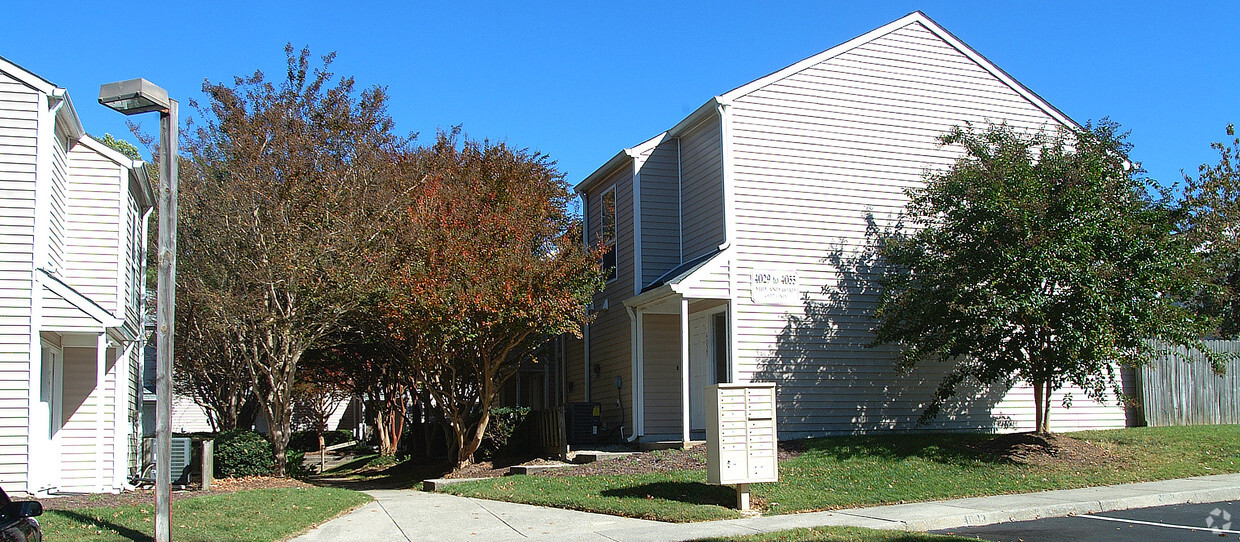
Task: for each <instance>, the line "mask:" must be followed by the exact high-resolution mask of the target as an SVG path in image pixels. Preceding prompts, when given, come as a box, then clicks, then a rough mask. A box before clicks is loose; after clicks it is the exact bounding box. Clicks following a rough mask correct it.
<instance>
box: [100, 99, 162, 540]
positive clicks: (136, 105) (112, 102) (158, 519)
mask: <svg viewBox="0 0 1240 542" xmlns="http://www.w3.org/2000/svg"><path fill="white" fill-rule="evenodd" d="M99 103H101V104H103V105H106V106H108V107H110V108H112V109H115V110H116V111H119V112H121V113H124V114H126V115H136V114H139V113H146V112H149V111H159V203H158V208H159V241H158V248H157V255H158V256H159V282H158V285H157V287H156V295H155V302H156V305H157V306H156V309H155V326H156V327H155V337H156V339H155V340H156V345H155V540H156V542H170V541H171V540H172V534H171V523H172V510H171V504H172V500H171V495H170V493H171V491H172V461H171V459H172V337H173V334H174V331H175V326H174V323H175V320H174V318H173V316H174V312H173V309H174V307H175V303H176V277H177V102H176V100H170V99H168V92H167V91H165V90H164V89H162V88H159V87H158V86H156V85H154V84H153V83H151V82H150V81H147V80H146V79H130V80H128V81H119V82H116V83H108V84H105V85H103V86H101V87H99Z"/></svg>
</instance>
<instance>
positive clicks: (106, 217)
mask: <svg viewBox="0 0 1240 542" xmlns="http://www.w3.org/2000/svg"><path fill="white" fill-rule="evenodd" d="M69 156H70V170H69V171H70V177H69V188H70V190H69V199H68V203H69V207H68V208H69V220H68V228H67V229H68V236H67V246H68V253H67V254H66V258H65V269H64V272H63V276H64V281H65V283H67V284H68V285H70V286H72V287H73V289H75V290H77V291H78V292H79V293H81V294H82V295H84V296H86V297H87V298H89V299H91V300H92V301H94V302H95V303H97V304H99V305H100V306H101V307H103V308H104V309H106V310H107V311H108V312H109V313H112V314H116V313H117V312H118V311H117V302H118V300H117V292H118V288H120V285H118V283H117V282H118V280H119V279H120V277H121V275H120V274H118V270H121V269H125V268H122V267H118V266H122V265H127V264H128V262H120V261H118V257H119V254H120V248H119V247H118V245H119V244H120V240H121V236H122V235H124V236H125V237H126V239H127V238H128V237H129V235H128V234H129V226H130V223H129V221H130V219H131V218H130V217H131V215H132V212H133V211H132V210H131V208H132V205H131V204H130V203H129V201H128V200H129V199H130V198H129V197H128V190H125V193H124V194H122V191H121V187H122V186H123V187H126V188H128V186H129V182H128V179H127V177H128V169H127V168H124V167H122V166H120V165H118V164H117V163H116V162H113V161H112V160H110V159H108V158H106V157H104V156H102V155H100V154H99V153H97V152H95V151H94V150H92V149H90V148H89V147H87V146H86V145H78V146H77V147H75V148H74V149H73V151H72V152H71V153H70V154H69ZM122 196H124V197H125V201H124V203H122V200H121V197H122ZM122 226H124V228H122ZM126 274H127V273H126ZM121 301H122V302H123V300H121Z"/></svg>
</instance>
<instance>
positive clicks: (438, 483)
mask: <svg viewBox="0 0 1240 542" xmlns="http://www.w3.org/2000/svg"><path fill="white" fill-rule="evenodd" d="M478 480H490V478H431V479H429V480H423V481H422V491H438V490H440V489H443V488H444V487H447V486H450V485H452V484H460V483H464V482H477V481H478Z"/></svg>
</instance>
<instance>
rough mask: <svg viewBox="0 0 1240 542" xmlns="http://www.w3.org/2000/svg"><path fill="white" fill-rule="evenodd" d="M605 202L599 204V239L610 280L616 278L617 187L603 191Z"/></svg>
mask: <svg viewBox="0 0 1240 542" xmlns="http://www.w3.org/2000/svg"><path fill="white" fill-rule="evenodd" d="M602 200H603V204H602V205H600V206H599V216H600V217H601V218H600V227H599V231H598V241H599V243H600V244H602V245H603V246H604V250H606V252H604V253H603V262H602V264H603V274H604V275H605V276H606V277H607V280H608V281H611V280H614V279H615V278H616V277H617V276H619V273H618V272H617V271H616V187H614V186H613V187H611V188H610V189H608V190H607V191H606V192H603V198H602Z"/></svg>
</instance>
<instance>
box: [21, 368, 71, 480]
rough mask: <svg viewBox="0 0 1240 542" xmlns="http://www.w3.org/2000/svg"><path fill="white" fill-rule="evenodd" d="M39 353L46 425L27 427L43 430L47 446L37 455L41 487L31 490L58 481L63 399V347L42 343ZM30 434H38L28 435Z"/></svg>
mask: <svg viewBox="0 0 1240 542" xmlns="http://www.w3.org/2000/svg"><path fill="white" fill-rule="evenodd" d="M41 357H42V363H41V365H42V375H41V377H40V378H39V384H40V389H39V402H40V403H42V404H43V407H44V408H45V409H46V410H45V412H46V413H47V427H45V428H41V429H40V428H35V427H31V428H30V430H31V432H34V431H40V430H42V431H47V433H46V435H47V442H48V443H49V446H47V448H46V449H45V450H44V453H43V456H42V457H41V458H40V464H41V467H40V469H41V470H42V471H43V473H42V474H43V478H42V483H41V484H40V485H41V486H43V487H37V488H30V489H31V490H43V489H47V488H50V487H56V486H57V485H59V483H60V438H59V437H60V428H61V426H63V425H64V414H63V412H62V409H63V406H62V405H63V403H64V400H63V398H62V394H63V390H64V370H65V362H64V351H62V350H61V349H60V348H57V347H54V346H51V345H49V344H47V343H44V344H43V348H42V356H41ZM32 438H38V437H34V436H33V435H32ZM32 463H33V462H32Z"/></svg>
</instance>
